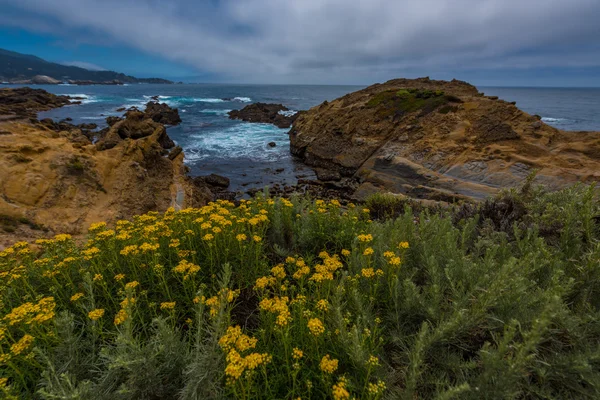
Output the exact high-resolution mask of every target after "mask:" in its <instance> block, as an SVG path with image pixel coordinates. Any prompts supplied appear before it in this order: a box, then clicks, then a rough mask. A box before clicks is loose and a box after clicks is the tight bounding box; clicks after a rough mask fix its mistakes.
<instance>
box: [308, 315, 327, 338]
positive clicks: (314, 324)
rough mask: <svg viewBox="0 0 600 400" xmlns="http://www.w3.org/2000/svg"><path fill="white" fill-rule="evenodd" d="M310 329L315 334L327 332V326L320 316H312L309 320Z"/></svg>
mask: <svg viewBox="0 0 600 400" xmlns="http://www.w3.org/2000/svg"><path fill="white" fill-rule="evenodd" d="M308 329H309V330H310V333H312V334H313V335H315V336H320V335H322V334H323V333H325V326H323V322H321V320H320V319H319V318H311V319H309V320H308Z"/></svg>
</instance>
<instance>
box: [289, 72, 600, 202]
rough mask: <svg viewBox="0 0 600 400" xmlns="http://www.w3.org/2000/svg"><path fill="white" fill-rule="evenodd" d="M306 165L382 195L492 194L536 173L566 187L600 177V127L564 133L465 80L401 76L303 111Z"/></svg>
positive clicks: (295, 133) (301, 148)
mask: <svg viewBox="0 0 600 400" xmlns="http://www.w3.org/2000/svg"><path fill="white" fill-rule="evenodd" d="M290 141H291V151H292V153H293V154H295V155H297V156H299V157H301V158H302V159H303V160H304V162H305V163H307V164H309V165H311V166H314V167H316V168H319V169H320V170H319V171H320V175H323V174H324V172H323V170H330V171H335V172H337V173H339V174H340V175H341V176H343V177H352V178H353V179H355V180H358V182H359V183H360V186H359V187H358V189H357V191H356V193H355V197H357V198H359V199H361V198H364V197H365V196H367V195H368V194H370V193H373V192H375V191H390V192H394V193H402V194H406V195H409V196H412V197H416V198H427V199H434V200H443V201H454V200H457V199H483V198H485V197H487V196H489V195H491V194H493V193H495V192H497V191H498V190H499V189H501V188H505V187H510V186H514V185H518V184H519V183H521V182H522V181H523V180H524V179H525V177H527V176H528V175H529V174H530V173H532V172H533V171H534V170H538V174H537V178H536V179H537V181H538V182H542V183H544V184H547V185H548V186H550V187H553V188H558V187H562V186H565V185H568V184H572V183H574V182H578V181H583V182H592V181H598V180H600V133H597V132H564V131H560V130H558V129H555V128H553V127H551V126H548V125H546V124H544V123H543V122H542V121H540V120H539V118H538V117H535V116H531V115H529V114H527V113H525V112H523V111H521V110H519V109H518V108H517V107H516V106H515V105H514V104H512V103H508V102H505V101H502V100H498V99H497V98H495V97H486V96H484V95H483V94H481V93H479V92H478V91H477V89H476V88H475V87H474V86H472V85H469V84H467V83H465V82H461V81H456V80H453V81H452V82H445V81H433V80H430V79H429V78H421V79H416V80H407V79H396V80H392V81H389V82H386V83H385V84H377V85H373V86H370V87H368V88H366V89H364V90H361V91H358V92H355V93H351V94H348V95H346V96H344V97H341V98H339V99H337V100H334V101H332V102H330V103H328V102H324V103H323V104H321V105H320V106H317V107H314V108H312V109H311V110H310V111H308V112H307V113H303V114H302V115H301V116H299V117H298V119H297V120H296V122H295V123H294V127H293V128H292V130H291V131H290Z"/></svg>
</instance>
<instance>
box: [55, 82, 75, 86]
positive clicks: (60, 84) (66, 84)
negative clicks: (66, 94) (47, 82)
mask: <svg viewBox="0 0 600 400" xmlns="http://www.w3.org/2000/svg"><path fill="white" fill-rule="evenodd" d="M58 86H75V85H73V84H72V83H59V84H58Z"/></svg>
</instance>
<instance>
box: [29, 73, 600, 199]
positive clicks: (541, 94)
mask: <svg viewBox="0 0 600 400" xmlns="http://www.w3.org/2000/svg"><path fill="white" fill-rule="evenodd" d="M35 87H40V88H43V89H45V90H48V91H50V92H52V93H56V94H68V95H71V96H80V97H84V98H85V99H84V100H83V101H82V104H81V105H72V106H67V107H63V108H60V109H56V110H51V111H48V112H44V113H41V114H40V118H53V119H56V120H59V119H62V118H66V117H71V118H73V122H74V123H83V122H94V123H96V124H98V125H99V126H100V127H102V126H105V118H106V117H107V116H109V115H120V114H122V113H119V112H117V111H116V109H118V108H120V107H126V108H128V107H131V106H138V107H140V108H143V106H144V105H145V104H146V103H147V102H148V101H150V98H151V97H152V96H160V101H161V102H165V103H167V104H169V105H170V106H172V107H177V108H178V109H179V112H180V116H181V118H182V120H183V122H182V123H181V125H179V126H175V127H170V128H168V132H169V135H170V136H171V138H172V139H173V140H174V141H175V142H176V143H177V144H178V145H180V146H182V147H183V149H184V152H185V158H186V164H187V165H188V166H189V167H190V169H191V175H206V174H210V173H217V174H221V175H225V176H228V177H229V178H231V181H232V189H233V190H245V189H248V188H252V187H259V188H262V187H264V186H266V185H272V184H274V183H280V184H294V183H295V182H296V180H297V178H299V177H311V176H313V173H312V171H311V170H310V168H307V167H305V166H303V165H301V164H299V163H297V162H296V161H295V160H294V159H293V158H292V156H291V155H290V153H289V138H288V135H287V131H288V130H287V129H278V128H277V127H275V126H273V125H269V124H252V123H246V122H242V121H234V120H230V119H229V118H228V116H227V112H228V111H229V110H233V109H239V108H242V107H244V106H245V105H247V104H250V103H253V102H267V103H282V104H284V105H285V106H287V107H288V108H290V109H291V110H306V109H309V108H310V107H313V106H316V105H318V104H320V103H322V102H323V101H325V100H333V99H335V98H337V97H340V96H342V95H344V94H346V93H350V92H353V91H356V90H359V89H361V88H362V87H363V86H310V85H306V86H305V85H218V84H192V85H129V86H68V85H66V86H63V85H59V86H43V85H40V86H35ZM479 90H480V91H483V92H485V93H486V94H487V95H495V96H499V97H500V98H502V99H504V100H507V101H516V102H517V106H518V107H519V108H521V109H522V110H524V111H526V112H528V113H531V114H538V115H540V116H542V118H543V120H544V121H545V122H546V123H548V124H550V125H553V126H556V127H557V128H560V129H564V130H578V131H582V130H594V131H600V88H596V89H567V88H565V89H559V88H556V89H554V88H553V89H550V88H500V87H480V88H479ZM269 142H275V143H276V144H277V146H276V147H274V148H271V147H269V146H268V143H269ZM282 169H283V170H282Z"/></svg>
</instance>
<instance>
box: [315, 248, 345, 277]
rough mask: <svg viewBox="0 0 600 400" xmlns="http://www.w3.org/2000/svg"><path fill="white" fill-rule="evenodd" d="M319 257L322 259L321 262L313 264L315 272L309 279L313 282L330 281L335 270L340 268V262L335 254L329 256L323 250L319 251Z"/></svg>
mask: <svg viewBox="0 0 600 400" xmlns="http://www.w3.org/2000/svg"><path fill="white" fill-rule="evenodd" d="M319 257H320V258H321V259H322V260H323V264H317V265H315V273H314V274H313V275H312V276H311V277H310V280H311V281H314V282H323V281H332V280H333V274H334V273H335V271H337V270H338V269H340V268H342V266H343V264H342V262H341V261H340V259H339V257H338V256H337V254H336V255H333V256H330V255H329V254H328V253H327V252H325V251H323V252H321V253H320V254H319Z"/></svg>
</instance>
